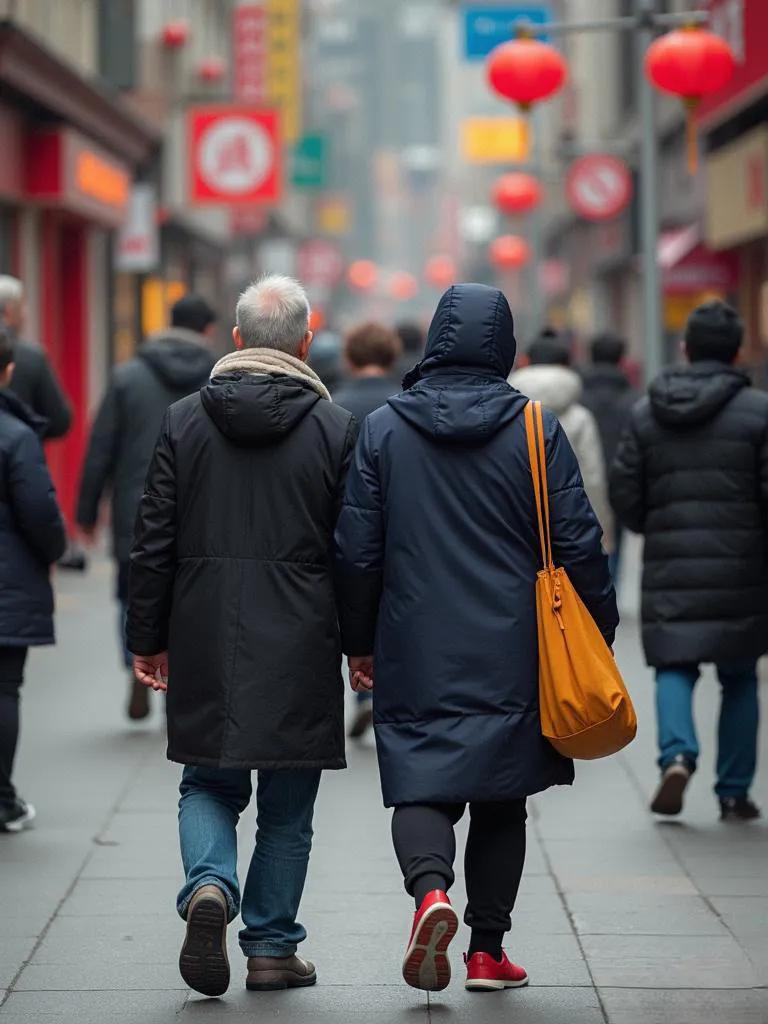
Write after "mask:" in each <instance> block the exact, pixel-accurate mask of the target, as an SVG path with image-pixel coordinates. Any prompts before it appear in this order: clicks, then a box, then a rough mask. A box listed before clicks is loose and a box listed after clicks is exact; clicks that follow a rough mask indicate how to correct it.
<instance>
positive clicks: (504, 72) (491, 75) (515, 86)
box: [486, 36, 568, 109]
mask: <svg viewBox="0 0 768 1024" xmlns="http://www.w3.org/2000/svg"><path fill="white" fill-rule="evenodd" d="M486 74H487V77H488V83H489V85H490V86H491V88H492V89H494V90H495V91H496V92H497V93H498V94H499V95H500V96H503V97H504V99H507V100H512V101H513V102H514V103H517V104H519V106H521V107H522V108H523V109H527V108H528V107H530V105H531V104H532V103H536V102H537V101H538V100H545V99H548V98H549V97H550V96H554V94H555V93H556V92H557V91H558V90H559V89H561V88H562V87H563V84H564V83H565V79H566V77H567V74H568V65H567V64H566V63H565V60H564V59H563V57H562V56H561V55H560V54H559V53H558V51H557V50H556V49H555V48H554V46H550V45H549V43H542V42H539V40H538V39H531V38H529V37H527V36H523V37H521V38H519V39H512V40H510V42H508V43H501V45H500V46H497V47H496V48H495V49H494V50H492V51H491V53H490V55H489V56H488V63H487V64H486Z"/></svg>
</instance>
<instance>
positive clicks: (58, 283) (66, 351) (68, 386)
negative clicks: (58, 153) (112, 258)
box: [40, 212, 88, 527]
mask: <svg viewBox="0 0 768 1024" xmlns="http://www.w3.org/2000/svg"><path fill="white" fill-rule="evenodd" d="M86 232H87V228H86V226H85V225H84V224H82V223H81V222H77V221H73V220H68V219H64V218H62V217H60V215H58V214H56V213H51V212H46V213H45V214H44V217H43V232H42V243H43V244H42V261H41V267H40V275H41V281H40V286H41V287H40V304H41V309H40V324H41V330H42V338H43V343H44V345H45V347H46V349H47V350H48V355H49V358H50V360H51V364H52V365H53V368H54V370H55V371H56V374H57V376H58V378H59V380H60V381H61V383H62V386H63V388H64V390H65V392H66V394H67V397H68V398H69V401H70V403H71V406H72V412H73V419H72V427H71V429H70V430H69V433H68V434H67V435H66V437H65V438H64V439H63V440H61V441H56V442H53V443H52V444H50V445H49V446H48V459H49V464H50V467H51V473H52V475H53V479H54V483H55V484H56V490H57V493H58V496H59V502H60V504H61V508H62V511H63V512H64V515H65V517H66V520H67V524H68V525H69V526H70V527H71V526H72V523H73V521H74V513H75V505H76V502H77V491H78V487H79V484H80V472H81V467H82V463H83V458H84V455H85V446H86V443H87V418H86V406H87V394H88V380H87V365H88V364H87V344H88V342H87V332H88V293H87V290H88V281H87V252H86V247H87V234H86Z"/></svg>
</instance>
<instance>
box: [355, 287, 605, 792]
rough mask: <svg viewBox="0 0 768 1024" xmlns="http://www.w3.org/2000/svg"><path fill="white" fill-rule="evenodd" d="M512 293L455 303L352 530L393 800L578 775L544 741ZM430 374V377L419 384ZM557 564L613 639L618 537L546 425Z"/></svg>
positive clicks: (358, 600) (378, 434) (363, 491)
mask: <svg viewBox="0 0 768 1024" xmlns="http://www.w3.org/2000/svg"><path fill="white" fill-rule="evenodd" d="M514 358H515V338H514V333H513V324H512V315H511V313H510V310H509V306H508V304H507V300H506V299H505V298H504V296H503V295H502V293H501V292H499V291H497V290H496V289H494V288H487V287H485V286H483V285H458V286H455V287H453V288H451V289H450V290H449V291H448V292H446V294H445V295H444V296H443V298H442V299H441V301H440V304H439V306H438V308H437V312H436V314H435V318H434V320H433V321H432V326H431V328H430V333H429V341H428V344H427V351H426V357H425V359H424V361H423V362H422V363H421V364H420V369H419V370H418V371H417V373H416V374H414V375H412V376H411V377H410V378H407V380H406V383H409V384H412V386H411V387H410V388H409V389H408V390H407V391H406V392H405V393H404V394H403V395H400V396H398V397H396V398H391V399H390V400H389V403H388V405H387V406H385V407H384V408H383V409H380V410H378V411H377V412H374V413H372V414H371V415H370V416H369V417H368V419H367V421H366V424H365V426H364V428H363V430H362V431H361V434H360V439H359V442H358V446H357V450H356V455H355V462H354V464H353V468H352V470H351V471H350V476H349V480H348V485H347V492H346V497H345V501H344V507H343V510H342V514H341V517H340V520H339V525H338V527H337V532H336V541H337V548H338V561H339V575H340V583H341V593H342V596H343V603H342V633H343V642H344V647H345V650H346V652H347V653H349V654H357V655H364V654H370V653H371V652H373V651H374V649H375V687H374V722H375V729H376V742H377V747H378V755H379V766H380V770H381V781H382V789H383V794H384V802H385V804H387V805H388V806H390V805H398V804H408V803H415V802H430V801H467V800H509V799H514V798H518V797H524V796H527V795H529V794H532V793H535V792H538V791H539V790H542V789H546V788H547V787H548V786H552V785H556V784H558V783H570V782H571V781H572V780H573V765H572V763H571V762H570V761H568V760H566V759H565V758H563V757H561V756H560V755H559V754H557V753H556V752H555V750H554V749H553V747H552V746H551V745H550V744H549V743H548V742H547V741H546V740H544V739H543V738H542V735H541V727H540V720H539V703H538V648H537V634H536V609H535V595H534V582H535V579H536V573H537V570H538V569H539V568H540V559H541V552H540V548H539V540H538V528H537V525H536V513H535V506H534V496H533V484H532V479H531V472H530V468H529V462H528V451H527V445H526V437H525V423H524V417H523V416H522V415H521V414H522V412H523V409H524V407H525V404H526V401H527V400H526V399H525V398H524V396H522V395H521V394H520V393H519V392H517V391H515V390H514V389H513V388H511V387H510V386H509V385H508V384H507V381H506V378H507V375H508V374H509V371H510V369H511V368H512V364H513V362H514ZM415 377H420V379H419V380H418V383H413V381H414V378H415ZM545 433H546V453H547V471H548V479H549V485H550V489H551V499H552V500H551V506H552V525H553V535H554V543H555V555H556V559H557V561H558V563H560V564H562V565H564V566H565V567H566V568H567V570H568V572H569V574H570V576H571V579H572V580H573V583H574V585H575V586H576V588H577V589H578V591H579V593H580V594H581V596H582V597H583V599H584V600H585V601H586V603H587V605H588V607H589V609H590V611H591V612H592V614H593V616H594V617H595V619H596V621H597V622H598V625H599V626H600V628H601V629H602V631H603V633H604V635H605V637H606V639H607V640H608V641H609V642H612V640H613V633H614V629H615V627H616V623H617V612H616V602H615V595H614V592H613V587H612V585H611V581H610V577H609V573H608V567H607V559H606V558H605V556H604V555H603V553H602V550H601V546H600V536H601V531H600V527H599V525H598V523H597V520H596V518H595V515H594V513H593V512H592V509H591V507H590V505H589V502H588V500H587V497H586V494H585V493H584V487H583V484H582V481H581V476H580V474H579V468H578V464H577V462H576V458H575V456H574V454H573V451H572V449H571V447H570V445H569V444H568V441H567V439H566V437H565V434H564V433H563V431H562V429H561V428H560V425H559V423H558V422H557V420H556V419H555V418H554V417H553V416H552V415H551V414H549V413H547V414H545Z"/></svg>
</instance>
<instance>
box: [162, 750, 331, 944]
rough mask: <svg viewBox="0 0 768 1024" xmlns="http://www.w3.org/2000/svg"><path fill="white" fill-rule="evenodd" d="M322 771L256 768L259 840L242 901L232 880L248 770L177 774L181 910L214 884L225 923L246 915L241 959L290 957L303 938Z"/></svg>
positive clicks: (198, 770) (246, 798)
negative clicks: (225, 908)
mask: <svg viewBox="0 0 768 1024" xmlns="http://www.w3.org/2000/svg"><path fill="white" fill-rule="evenodd" d="M320 774H321V773H320V772H319V771H316V770H314V769H296V770H286V771H277V772H259V773H258V785H257V790H256V803H257V808H258V816H257V831H256V845H255V847H254V850H253V856H252V858H251V864H250V867H249V869H248V875H247V877H246V880H245V887H244V890H243V895H242V900H241V897H240V886H239V883H238V877H237V833H236V829H237V823H238V820H239V818H240V815H241V814H242V813H243V811H244V810H245V809H246V807H247V806H248V803H249V801H250V799H251V791H252V790H251V773H250V771H248V770H240V769H233V768H199V767H193V766H190V765H187V767H186V768H185V769H184V772H183V775H182V777H181V788H180V792H181V799H180V801H179V838H180V840H181V858H182V861H183V864H184V871H185V873H186V878H187V880H186V883H185V884H184V887H183V888H182V890H181V892H180V893H179V898H178V902H177V907H178V911H179V914H181V916H182V917H186V913H187V908H188V906H189V902H190V900H191V899H192V896H193V895H194V894H195V892H196V891H197V890H198V889H200V888H201V887H202V886H204V885H217V886H218V887H219V888H220V889H221V890H222V892H223V893H224V895H225V896H226V897H227V903H228V904H229V920H230V921H232V920H234V919H235V918H236V917H237V915H238V913H240V914H241V916H242V919H243V925H244V927H243V929H242V930H241V932H240V946H241V948H242V950H243V953H244V954H245V955H246V956H273V957H287V956H292V955H293V954H294V953H295V952H296V947H297V945H298V944H299V943H300V942H303V941H304V939H306V937H307V933H306V931H305V930H304V928H303V927H302V926H301V925H300V924H298V922H297V921H296V915H297V914H298V911H299V904H300V902H301V896H302V893H303V891H304V882H305V881H306V877H307V866H308V864H309V853H310V850H311V848H312V834H313V833H312V817H313V813H314V808H315V799H316V797H317V791H318V787H319V785H320Z"/></svg>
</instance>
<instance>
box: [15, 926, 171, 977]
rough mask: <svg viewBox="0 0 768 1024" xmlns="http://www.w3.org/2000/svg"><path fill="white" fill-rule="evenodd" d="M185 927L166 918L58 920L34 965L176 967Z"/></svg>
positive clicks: (42, 944)
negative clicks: (169, 965)
mask: <svg viewBox="0 0 768 1024" xmlns="http://www.w3.org/2000/svg"><path fill="white" fill-rule="evenodd" d="M182 936H183V925H182V923H181V922H180V921H179V919H178V917H176V915H175V914H168V916H167V917H148V916H146V915H137V916H135V917H129V916H128V915H123V916H121V917H115V918H107V917H59V918H56V920H55V921H54V922H53V924H52V925H51V927H50V930H49V931H48V934H47V935H46V936H45V938H44V939H43V941H42V943H41V944H40V946H39V947H38V949H37V950H36V951H35V956H34V958H33V961H32V962H33V963H35V964H72V965H77V964H92V965H98V964H103V965H109V964H112V963H119V964H124V965H125V964H150V963H156V964H163V963H175V962H176V960H177V959H178V954H179V945H180V943H181V941H182Z"/></svg>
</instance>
